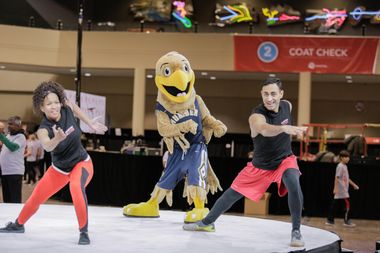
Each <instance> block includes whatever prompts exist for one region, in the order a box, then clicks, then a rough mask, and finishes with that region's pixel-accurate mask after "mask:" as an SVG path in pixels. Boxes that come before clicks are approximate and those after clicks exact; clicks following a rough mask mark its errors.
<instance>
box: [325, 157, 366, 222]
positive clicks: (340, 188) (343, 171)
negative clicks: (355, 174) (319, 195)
mask: <svg viewBox="0 0 380 253" xmlns="http://www.w3.org/2000/svg"><path fill="white" fill-rule="evenodd" d="M339 159H340V162H339V164H338V165H337V167H336V172H335V181H334V199H333V200H332V201H331V205H330V209H329V213H328V217H327V221H326V225H334V224H335V221H334V215H335V211H336V210H335V208H336V205H337V204H339V206H343V207H344V218H343V220H344V223H343V225H344V226H348V227H355V224H354V223H352V221H351V219H350V195H349V193H348V189H349V187H350V185H351V186H352V187H353V188H354V189H355V190H359V186H358V185H357V184H355V183H354V182H353V181H352V180H351V179H350V175H349V174H348V168H347V164H348V162H349V161H350V153H348V151H346V150H342V151H341V152H340V153H339Z"/></svg>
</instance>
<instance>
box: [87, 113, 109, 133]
mask: <svg viewBox="0 0 380 253" xmlns="http://www.w3.org/2000/svg"><path fill="white" fill-rule="evenodd" d="M100 118H101V117H100V116H98V117H95V118H93V119H92V121H91V124H90V125H89V127H90V128H91V129H92V130H94V132H95V133H96V134H104V133H105V132H106V131H107V130H108V128H107V127H106V126H105V125H103V124H102V123H100V122H98V120H99V119H100Z"/></svg>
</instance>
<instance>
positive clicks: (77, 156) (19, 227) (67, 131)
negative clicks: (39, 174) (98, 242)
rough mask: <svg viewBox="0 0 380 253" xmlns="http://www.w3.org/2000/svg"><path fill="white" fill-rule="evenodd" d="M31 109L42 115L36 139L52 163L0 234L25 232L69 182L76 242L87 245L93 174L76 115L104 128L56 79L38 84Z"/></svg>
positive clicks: (96, 128)
mask: <svg viewBox="0 0 380 253" xmlns="http://www.w3.org/2000/svg"><path fill="white" fill-rule="evenodd" d="M33 108H34V111H35V112H36V113H38V114H42V115H43V119H42V122H41V125H40V127H39V129H38V131H37V135H38V139H39V140H40V141H41V143H42V146H43V147H44V149H45V150H46V151H48V152H51V156H52V165H51V166H50V167H49V169H48V170H47V172H46V174H45V175H44V176H43V178H42V179H41V180H40V181H39V182H38V184H37V186H36V188H35V189H34V191H33V193H32V195H31V196H30V198H29V199H28V200H27V202H26V203H25V205H24V207H23V208H22V210H21V213H20V214H19V216H18V218H17V219H16V221H15V222H9V223H8V224H7V225H6V226H5V227H3V228H0V232H1V233H24V232H25V228H24V224H25V223H26V222H27V221H28V220H29V218H30V217H31V216H32V215H33V214H34V213H35V212H37V210H38V208H39V206H40V205H41V204H43V203H44V202H45V201H46V200H48V199H49V197H50V196H52V195H53V194H55V193H56V192H58V191H59V190H60V189H62V188H63V187H64V186H65V185H66V184H67V183H70V193H71V197H72V199H73V203H74V207H75V212H76V215H77V219H78V223H79V231H80V236H79V242H78V243H79V244H90V239H89V236H88V232H87V227H88V213H87V197H86V193H85V187H86V186H87V185H88V183H89V182H90V180H91V178H92V175H93V165H92V161H91V158H90V156H89V155H88V154H87V152H86V150H85V149H84V148H83V146H82V144H81V140H80V136H81V130H80V128H79V126H78V125H77V122H76V119H75V117H74V115H75V116H76V117H78V118H79V119H80V120H82V121H83V122H84V123H86V124H87V125H88V126H89V127H90V128H91V129H92V130H94V131H95V132H96V133H99V134H104V132H105V131H106V130H107V127H106V126H104V125H103V124H101V123H99V122H97V121H96V119H92V120H91V119H90V118H88V116H87V115H86V114H85V113H84V112H82V110H81V109H80V108H79V107H78V106H77V105H76V104H74V103H71V102H70V101H68V100H67V98H66V96H65V93H64V89H63V87H62V86H61V85H60V84H58V83H55V82H52V81H49V82H43V83H41V84H40V85H39V86H38V87H37V88H36V89H35V90H34V93H33Z"/></svg>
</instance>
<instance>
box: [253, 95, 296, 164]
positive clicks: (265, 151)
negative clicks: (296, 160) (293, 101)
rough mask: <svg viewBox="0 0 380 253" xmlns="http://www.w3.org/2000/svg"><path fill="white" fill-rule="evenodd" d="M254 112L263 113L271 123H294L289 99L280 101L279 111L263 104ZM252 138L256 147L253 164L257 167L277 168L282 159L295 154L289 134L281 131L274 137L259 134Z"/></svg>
mask: <svg viewBox="0 0 380 253" xmlns="http://www.w3.org/2000/svg"><path fill="white" fill-rule="evenodd" d="M253 113H257V114H262V115H263V116H264V117H265V119H266V122H267V123H268V124H270V125H291V124H292V118H291V112H290V104H289V103H288V102H287V101H283V100H282V101H280V107H279V110H278V112H277V113H276V112H273V111H269V110H268V109H266V108H265V106H264V105H263V104H260V105H259V106H257V107H256V108H255V109H253V111H252V114H253ZM252 140H253V148H254V154H253V160H252V164H253V165H254V166H255V167H256V168H259V169H264V170H275V169H277V167H278V166H279V165H280V164H281V162H282V160H284V159H285V158H286V157H288V156H290V155H292V154H293V153H292V148H291V139H290V135H289V134H286V133H280V134H278V135H276V136H273V137H264V136H262V135H261V134H258V135H257V136H256V137H254V138H252Z"/></svg>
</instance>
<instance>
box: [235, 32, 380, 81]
mask: <svg viewBox="0 0 380 253" xmlns="http://www.w3.org/2000/svg"><path fill="white" fill-rule="evenodd" d="M378 42H379V39H376V38H322V37H320V38H315V37H282V36H279V37H277V36H276V37H270V36H254V37H252V36H239V35H237V36H234V51H235V70H236V71H254V72H314V73H336V74H339V73H341V74H345V73H347V74H348V73H350V74H373V73H374V69H375V61H376V55H377V48H378Z"/></svg>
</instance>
